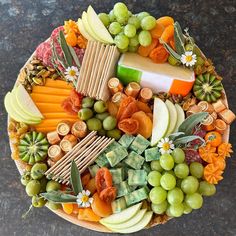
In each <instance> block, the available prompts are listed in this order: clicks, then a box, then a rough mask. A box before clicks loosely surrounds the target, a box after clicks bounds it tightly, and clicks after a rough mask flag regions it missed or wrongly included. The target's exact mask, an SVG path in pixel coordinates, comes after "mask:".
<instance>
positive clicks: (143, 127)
mask: <svg viewBox="0 0 236 236" xmlns="http://www.w3.org/2000/svg"><path fill="white" fill-rule="evenodd" d="M131 118H133V119H135V120H137V121H138V122H139V128H138V131H137V132H138V134H141V135H142V136H143V137H144V138H146V139H148V138H150V137H151V135H152V121H151V119H150V118H149V116H147V115H146V114H145V113H144V112H143V111H138V112H135V113H134V114H133V115H132V117H131Z"/></svg>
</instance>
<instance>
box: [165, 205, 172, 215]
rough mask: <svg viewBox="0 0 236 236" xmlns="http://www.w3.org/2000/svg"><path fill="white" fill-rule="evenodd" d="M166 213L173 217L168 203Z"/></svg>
mask: <svg viewBox="0 0 236 236" xmlns="http://www.w3.org/2000/svg"><path fill="white" fill-rule="evenodd" d="M166 215H168V216H170V217H173V216H172V215H171V213H170V205H169V206H168V207H167V209H166Z"/></svg>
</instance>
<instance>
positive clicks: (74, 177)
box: [70, 160, 83, 195]
mask: <svg viewBox="0 0 236 236" xmlns="http://www.w3.org/2000/svg"><path fill="white" fill-rule="evenodd" d="M70 183H71V185H72V189H73V191H74V193H75V195H78V194H79V193H80V192H82V190H83V186H82V182H81V178H80V173H79V169H78V167H77V165H76V164H75V162H74V160H73V161H72V162H71V169H70Z"/></svg>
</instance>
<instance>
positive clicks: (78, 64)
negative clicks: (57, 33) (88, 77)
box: [68, 46, 80, 68]
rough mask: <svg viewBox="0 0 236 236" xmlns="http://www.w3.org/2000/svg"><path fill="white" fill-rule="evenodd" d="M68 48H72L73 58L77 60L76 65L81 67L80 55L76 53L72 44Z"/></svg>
mask: <svg viewBox="0 0 236 236" xmlns="http://www.w3.org/2000/svg"><path fill="white" fill-rule="evenodd" d="M68 48H69V50H70V54H71V55H72V57H73V59H74V61H75V64H76V66H77V67H78V68H80V62H79V58H78V56H77V55H76V53H75V50H74V48H73V47H71V46H68Z"/></svg>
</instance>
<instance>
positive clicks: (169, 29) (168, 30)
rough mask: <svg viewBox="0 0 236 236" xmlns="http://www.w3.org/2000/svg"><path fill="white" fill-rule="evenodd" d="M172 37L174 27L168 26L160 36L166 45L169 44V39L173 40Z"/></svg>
mask: <svg viewBox="0 0 236 236" xmlns="http://www.w3.org/2000/svg"><path fill="white" fill-rule="evenodd" d="M173 36H174V25H173V24H171V25H168V26H167V27H166V28H165V30H164V31H163V33H162V35H161V39H162V40H163V41H164V42H166V43H168V42H170V40H171V38H173Z"/></svg>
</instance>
